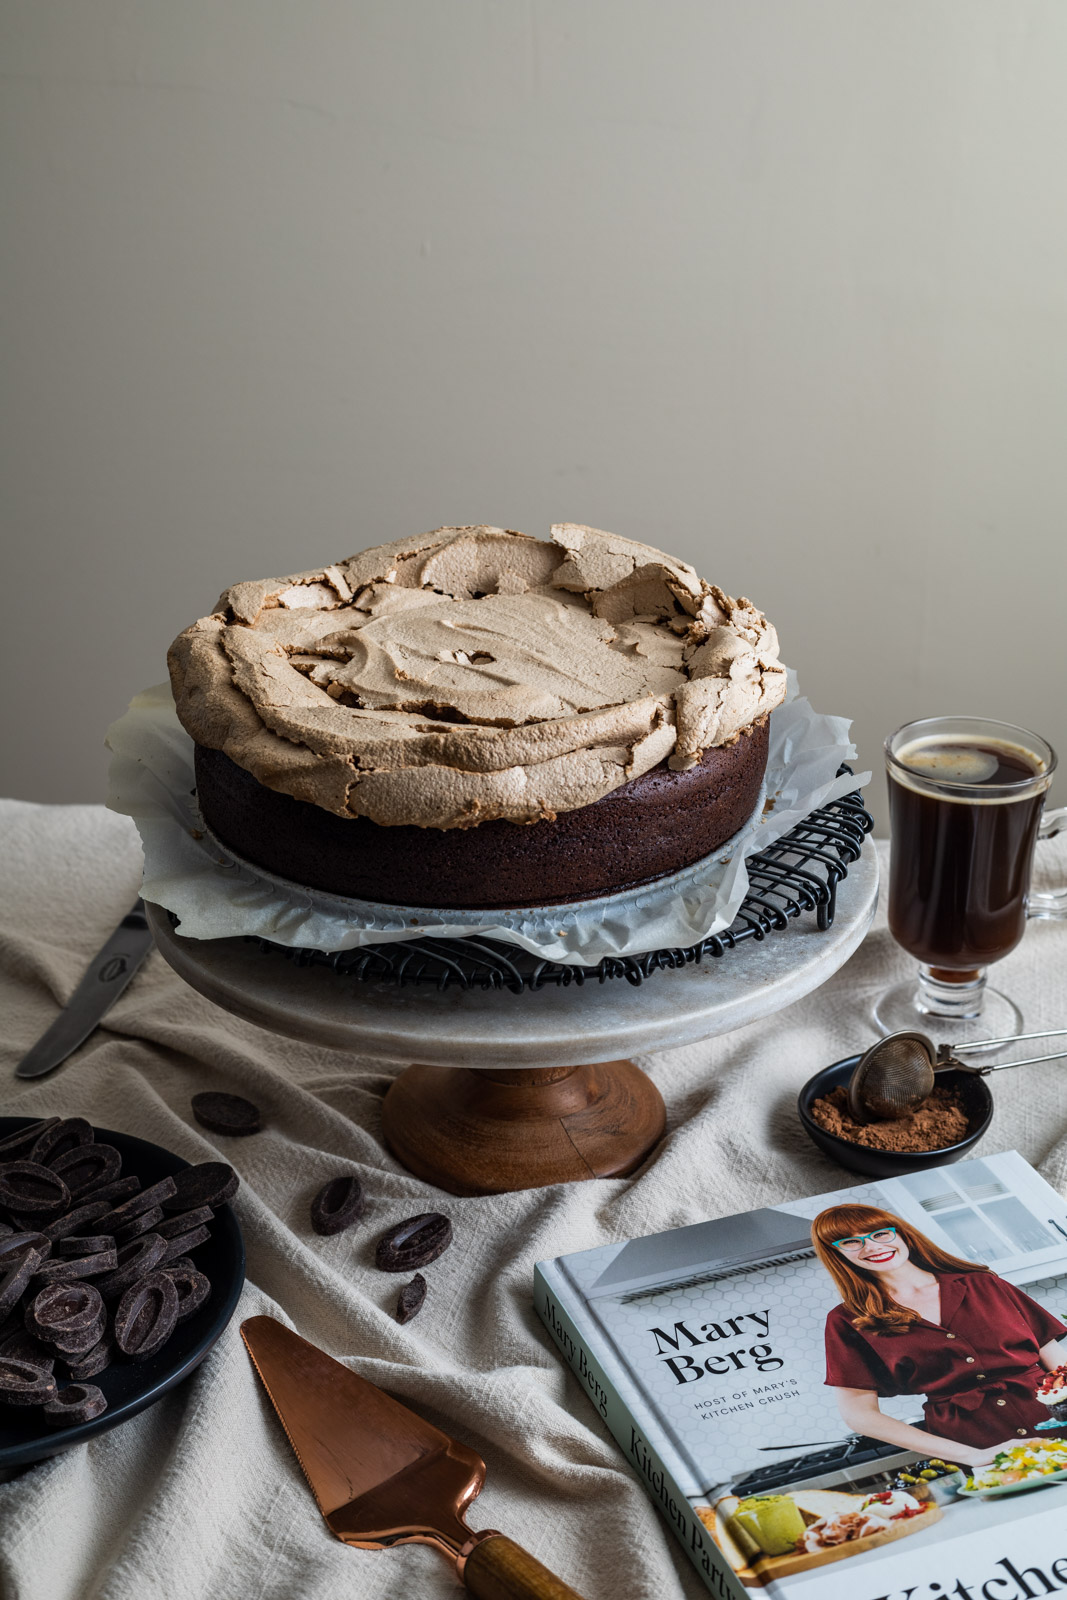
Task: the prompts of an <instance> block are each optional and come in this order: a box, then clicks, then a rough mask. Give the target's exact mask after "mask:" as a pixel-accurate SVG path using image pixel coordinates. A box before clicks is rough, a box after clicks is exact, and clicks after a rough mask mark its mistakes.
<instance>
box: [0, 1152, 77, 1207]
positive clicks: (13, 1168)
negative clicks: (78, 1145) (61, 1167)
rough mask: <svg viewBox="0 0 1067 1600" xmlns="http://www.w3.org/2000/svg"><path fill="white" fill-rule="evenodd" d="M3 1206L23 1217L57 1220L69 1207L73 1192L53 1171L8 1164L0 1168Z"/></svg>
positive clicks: (31, 1164) (20, 1163)
mask: <svg viewBox="0 0 1067 1600" xmlns="http://www.w3.org/2000/svg"><path fill="white" fill-rule="evenodd" d="M0 1205H3V1206H6V1207H7V1209H8V1210H9V1211H11V1212H14V1213H16V1214H17V1215H18V1216H22V1217H36V1216H41V1217H54V1216H58V1214H59V1213H60V1212H61V1211H66V1209H67V1207H68V1206H69V1205H70V1190H69V1189H68V1188H67V1186H66V1184H65V1183H64V1182H63V1179H62V1178H61V1177H60V1176H59V1174H58V1173H56V1172H53V1171H52V1169H51V1167H44V1166H41V1165H40V1163H39V1162H36V1161H8V1162H5V1164H4V1165H3V1166H2V1167H0Z"/></svg>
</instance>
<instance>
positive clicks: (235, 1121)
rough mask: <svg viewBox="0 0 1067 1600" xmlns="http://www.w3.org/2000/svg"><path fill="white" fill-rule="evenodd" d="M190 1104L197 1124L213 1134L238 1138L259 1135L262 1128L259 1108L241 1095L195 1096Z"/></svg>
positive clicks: (214, 1094)
mask: <svg viewBox="0 0 1067 1600" xmlns="http://www.w3.org/2000/svg"><path fill="white" fill-rule="evenodd" d="M190 1103H191V1105H192V1108H193V1116H194V1117H195V1118H196V1120H197V1122H199V1124H200V1126H201V1127H202V1128H207V1129H209V1130H210V1132H212V1133H223V1134H226V1135H227V1136H229V1137H233V1138H236V1137H238V1136H239V1135H243V1134H246V1133H258V1132H259V1130H260V1127H261V1126H262V1124H261V1121H260V1114H259V1107H258V1106H257V1105H254V1104H253V1102H252V1101H251V1100H244V1099H242V1097H241V1096H240V1095H239V1094H216V1093H214V1092H211V1093H208V1094H194V1095H193V1098H192V1101H191V1102H190Z"/></svg>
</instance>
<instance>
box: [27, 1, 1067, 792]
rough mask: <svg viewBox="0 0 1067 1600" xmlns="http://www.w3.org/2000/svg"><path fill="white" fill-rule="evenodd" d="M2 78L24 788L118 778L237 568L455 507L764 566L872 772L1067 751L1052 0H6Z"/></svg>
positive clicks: (735, 567)
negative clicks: (999, 733)
mask: <svg viewBox="0 0 1067 1600" xmlns="http://www.w3.org/2000/svg"><path fill="white" fill-rule="evenodd" d="M0 70H2V99H0V108H2V130H3V131H2V135H0V150H2V181H3V189H2V195H3V198H2V214H3V231H4V234H5V240H6V247H7V248H6V254H7V257H8V288H7V293H6V295H5V302H6V304H5V316H6V319H7V323H8V327H7V333H6V340H5V346H6V354H5V358H4V379H3V388H4V395H5V417H4V421H3V426H2V435H3V449H4V454H5V457H6V468H5V473H4V481H5V489H4V493H5V497H6V502H7V509H6V513H5V522H4V525H5V529H6V536H5V544H6V555H5V556H4V560H3V578H4V594H5V600H4V606H3V615H4V627H3V630H2V631H3V638H4V649H5V653H6V654H7V656H8V665H7V667H6V671H5V674H4V679H3V681H4V684H5V686H6V688H7V690H8V695H7V700H8V704H7V708H6V713H5V714H6V717H7V729H6V731H5V734H4V737H3V739H2V741H0V750H2V754H3V772H2V777H0V789H2V790H3V791H4V792H7V793H9V794H13V795H16V796H21V797H25V798H29V799H38V800H49V801H81V800H93V799H97V798H100V797H101V796H102V793H103V784H104V770H105V762H104V756H103V752H102V747H101V742H102V737H103V732H104V729H105V728H106V726H107V724H108V722H109V721H110V720H111V719H112V718H113V717H115V716H116V715H117V714H118V713H119V712H120V711H121V710H122V709H123V708H124V706H125V705H126V703H127V701H128V699H129V697H130V695H131V694H132V693H134V692H135V691H136V690H137V689H139V688H141V687H143V686H144V685H146V684H149V683H152V682H156V681H159V680H160V678H161V677H163V676H164V666H163V662H164V654H165V651H166V647H167V644H168V643H169V641H170V639H171V638H172V637H173V635H174V634H176V633H177V632H178V631H179V629H180V628H182V627H183V626H184V625H185V624H186V623H188V622H190V621H191V620H193V619H194V618H195V617H197V616H199V615H202V614H203V613H204V612H205V611H207V610H208V609H210V607H211V605H212V603H213V602H214V599H215V597H216V595H217V594H218V593H219V591H220V590H221V589H222V588H223V587H224V586H225V585H226V584H228V583H230V582H232V581H235V580H237V579H241V578H249V577H259V576H266V575H273V574H283V573H286V572H289V571H294V570H297V569H300V568H303V567H308V566H311V565H314V564H316V563H319V562H322V561H324V560H331V559H335V558H338V557H340V556H344V555H349V554H351V553H352V552H353V551H355V550H356V549H359V548H362V547H363V546H365V545H369V544H374V543H378V542H380V541H382V540H386V539H393V538H397V537H399V536H401V535H403V534H406V533H409V532H414V531H419V530H422V529H426V528H430V527H434V526H437V525H438V524H441V523H464V522H483V521H485V522H495V523H501V524H504V525H506V526H509V527H517V528H521V529H523V530H525V531H526V532H529V533H535V534H544V533H546V532H547V529H548V525H549V523H550V522H551V521H554V520H557V521H559V520H571V521H579V522H589V523H592V524H594V525H597V526H600V527H605V528H609V529H612V530H614V531H616V532H618V533H622V534H625V535H627V536H629V537H632V538H638V539H643V540H648V541H650V542H652V543H654V544H660V545H663V546H665V547H666V548H667V549H669V550H672V551H675V552H677V553H679V554H681V555H683V556H684V557H686V558H687V559H688V560H690V561H692V562H693V563H694V564H695V565H696V566H697V567H698V568H699V570H700V571H701V572H702V573H703V574H705V575H706V576H708V577H709V578H711V579H713V580H714V581H716V582H718V583H720V584H721V585H723V587H725V588H727V589H728V590H731V591H733V592H734V593H737V592H742V593H745V594H748V595H750V596H751V597H752V598H753V599H754V600H755V601H756V602H757V603H758V604H759V605H760V606H762V607H763V609H764V610H766V611H767V612H768V614H769V615H770V616H771V617H772V618H773V620H774V621H775V622H776V624H777V626H778V629H779V633H780V635H781V640H782V647H783V655H784V656H785V658H786V659H787V660H788V661H789V662H790V663H791V664H793V665H795V666H796V668H797V669H798V671H799V673H800V679H801V684H802V687H803V688H804V689H805V690H806V691H807V693H808V694H809V695H810V697H811V698H812V699H813V700H814V701H815V703H816V704H817V705H819V706H820V707H821V708H823V709H826V710H832V711H836V712H841V713H844V714H846V715H851V716H852V717H853V718H854V719H855V728H856V734H857V737H858V741H859V744H860V748H861V755H862V758H863V760H864V761H865V762H866V763H867V764H877V763H878V761H879V755H878V751H879V745H880V742H881V739H882V737H883V736H884V735H885V734H886V733H887V732H888V731H890V730H891V729H892V728H893V727H895V726H896V725H897V724H899V723H901V722H903V721H905V720H907V719H909V718H911V717H914V716H921V715H930V714H934V713H937V712H942V711H956V710H964V711H976V712H978V713H984V714H988V715H992V716H998V717H1004V718H1007V719H1010V720H1014V721H1021V722H1022V723H1024V724H1029V725H1030V726H1033V727H1036V728H1037V729H1038V730H1039V731H1040V732H1043V733H1044V734H1046V736H1047V737H1049V738H1050V739H1051V740H1052V742H1053V743H1054V744H1058V745H1059V747H1060V748H1061V749H1064V747H1065V746H1067V703H1065V702H1067V697H1065V694H1064V688H1065V679H1067V645H1065V642H1064V641H1065V601H1067V537H1065V532H1064V521H1065V518H1064V508H1065V503H1067V271H1065V268H1067V177H1065V171H1067V92H1065V87H1064V86H1065V83H1067V5H1064V4H1063V3H1062V0H874V3H871V0H655V3H654V4H653V3H645V0H484V3H476V0H291V3H289V0H180V3H175V0H4V3H3V4H2V6H0ZM1064 787H1065V786H1064V784H1063V782H1062V781H1061V782H1060V786H1059V795H1060V796H1061V797H1062V796H1063V794H1064ZM872 795H873V799H874V803H875V807H876V809H877V810H878V811H879V815H880V816H881V814H882V793H881V778H880V776H879V777H878V778H877V779H876V783H875V785H874V786H873V789H872Z"/></svg>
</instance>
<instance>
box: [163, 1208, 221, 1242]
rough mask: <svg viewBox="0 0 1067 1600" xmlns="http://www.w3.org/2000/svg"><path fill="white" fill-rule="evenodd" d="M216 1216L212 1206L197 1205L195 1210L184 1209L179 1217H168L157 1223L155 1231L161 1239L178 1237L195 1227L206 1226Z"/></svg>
mask: <svg viewBox="0 0 1067 1600" xmlns="http://www.w3.org/2000/svg"><path fill="white" fill-rule="evenodd" d="M214 1216H215V1213H214V1212H213V1211H212V1209H211V1207H210V1206H197V1208H196V1210H195V1211H183V1212H182V1213H181V1215H180V1216H178V1217H167V1219H166V1220H165V1221H164V1222H158V1223H157V1224H156V1228H155V1231H156V1233H158V1234H159V1237H160V1238H161V1239H177V1238H179V1237H180V1235H181V1234H183V1233H189V1232H191V1231H192V1229H193V1228H200V1227H205V1226H206V1225H207V1223H209V1222H211V1221H212V1220H213V1218H214Z"/></svg>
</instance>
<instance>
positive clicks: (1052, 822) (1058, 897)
mask: <svg viewBox="0 0 1067 1600" xmlns="http://www.w3.org/2000/svg"><path fill="white" fill-rule="evenodd" d="M1065 828H1067V806H1059V807H1058V808H1057V809H1056V810H1055V811H1046V812H1045V813H1044V815H1043V816H1042V818H1041V823H1040V825H1039V827H1038V830H1037V837H1038V838H1039V839H1054V838H1055V837H1056V835H1057V834H1058V833H1062V832H1063V831H1064V829H1065ZM1026 915H1027V916H1028V917H1057V918H1065V917H1067V885H1065V886H1064V887H1063V888H1061V889H1041V890H1038V892H1037V893H1036V894H1034V893H1031V895H1030V896H1029V898H1028V900H1027V902H1026Z"/></svg>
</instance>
